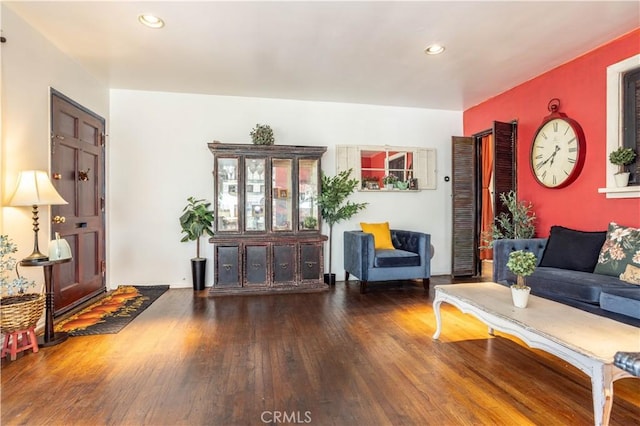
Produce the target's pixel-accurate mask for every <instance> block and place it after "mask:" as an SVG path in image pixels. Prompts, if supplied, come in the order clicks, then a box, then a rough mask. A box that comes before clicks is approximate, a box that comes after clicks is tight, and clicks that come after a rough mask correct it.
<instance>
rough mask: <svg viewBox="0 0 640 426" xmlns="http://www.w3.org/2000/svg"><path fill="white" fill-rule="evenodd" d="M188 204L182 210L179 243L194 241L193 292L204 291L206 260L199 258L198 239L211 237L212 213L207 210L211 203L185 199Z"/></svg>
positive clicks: (190, 198) (192, 261)
mask: <svg viewBox="0 0 640 426" xmlns="http://www.w3.org/2000/svg"><path fill="white" fill-rule="evenodd" d="M187 201H188V204H187V205H186V206H185V208H184V209H183V210H182V216H180V226H181V227H182V232H183V233H184V236H183V237H182V239H181V240H180V241H181V242H183V243H184V242H187V241H196V257H194V258H192V259H191V275H192V280H193V289H194V290H204V276H205V271H206V269H205V268H206V265H207V259H206V258H204V257H200V237H202V236H203V235H204V234H207V235H209V236H211V237H212V236H213V229H212V228H211V227H212V225H213V218H214V216H213V211H211V210H209V207H210V206H211V203H208V202H205V200H196V199H195V198H193V197H189V198H187Z"/></svg>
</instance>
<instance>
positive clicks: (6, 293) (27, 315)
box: [0, 235, 44, 339]
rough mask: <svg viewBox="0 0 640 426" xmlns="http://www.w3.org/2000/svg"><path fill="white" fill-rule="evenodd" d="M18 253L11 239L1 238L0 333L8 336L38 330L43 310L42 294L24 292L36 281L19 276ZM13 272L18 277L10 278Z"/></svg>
mask: <svg viewBox="0 0 640 426" xmlns="http://www.w3.org/2000/svg"><path fill="white" fill-rule="evenodd" d="M16 251H18V247H17V246H16V245H15V244H14V243H13V241H12V240H11V239H10V238H9V236H8V235H0V296H1V297H0V330H1V331H2V333H5V334H8V333H13V332H15V331H20V330H28V329H30V328H33V327H35V326H36V324H37V323H38V321H39V320H40V317H41V316H42V312H43V310H44V295H43V294H41V293H26V292H25V291H26V290H27V289H28V288H29V287H34V286H35V282H34V281H29V280H27V279H25V278H24V277H21V276H20V275H19V274H18V273H17V268H16V263H17V262H16V260H15V259H14V258H13V257H11V254H12V253H15V252H16ZM14 269H16V275H17V277H16V278H13V279H11V278H10V277H9V274H10V272H11V271H13V270H14ZM6 338H7V337H6V336H5V339H6Z"/></svg>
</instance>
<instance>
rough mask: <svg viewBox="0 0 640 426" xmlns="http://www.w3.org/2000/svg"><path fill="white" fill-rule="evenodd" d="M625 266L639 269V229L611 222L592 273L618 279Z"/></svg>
mask: <svg viewBox="0 0 640 426" xmlns="http://www.w3.org/2000/svg"><path fill="white" fill-rule="evenodd" d="M627 265H633V266H636V267H640V229H638V228H630V227H628V226H620V225H618V224H616V223H614V222H611V223H610V224H609V230H608V231H607V238H606V240H605V241H604V244H603V245H602V249H601V250H600V256H598V264H597V265H596V268H595V270H594V271H593V272H594V273H596V274H602V275H612V276H614V277H619V276H620V274H622V273H624V271H625V269H626V267H627Z"/></svg>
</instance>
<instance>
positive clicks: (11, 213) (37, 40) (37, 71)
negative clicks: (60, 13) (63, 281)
mask: <svg viewBox="0 0 640 426" xmlns="http://www.w3.org/2000/svg"><path fill="white" fill-rule="evenodd" d="M0 8H1V9H0V11H1V15H0V19H1V22H2V25H1V28H2V35H3V36H4V37H6V38H7V42H6V43H4V44H2V45H1V47H0V49H1V54H2V61H1V71H2V75H1V83H2V92H1V94H2V109H1V112H2V117H1V121H2V125H1V132H2V139H1V141H0V153H1V157H0V178H1V179H2V185H1V187H2V190H1V192H2V195H3V196H2V205H3V207H2V215H1V216H0V232H1V233H3V234H8V235H9V236H10V237H11V238H12V239H13V240H14V241H15V242H16V243H17V244H18V249H19V250H18V253H16V254H15V255H14V257H15V258H16V259H21V258H23V257H25V256H27V255H29V254H30V253H31V250H32V248H33V228H32V221H31V208H25V207H4V206H5V205H6V201H7V200H6V199H5V198H6V197H7V196H10V195H11V193H12V192H13V189H14V186H15V182H16V179H17V175H18V172H19V171H20V170H25V169H41V170H47V171H48V170H49V158H50V156H49V147H50V138H49V131H50V119H49V118H50V99H49V89H50V87H53V88H55V89H57V90H59V91H60V92H62V93H64V94H65V95H67V96H69V97H71V98H72V99H74V100H75V101H76V102H78V103H80V104H82V105H83V106H85V107H87V108H89V109H91V110H93V111H94V112H96V113H98V114H100V115H101V116H102V117H104V118H105V119H106V120H107V123H108V122H109V90H108V88H107V86H106V85H105V84H103V83H100V82H99V81H97V80H96V79H95V78H93V77H92V76H91V75H90V74H89V73H88V72H86V71H85V70H84V69H83V68H81V67H80V66H79V65H78V63H77V62H74V61H73V60H71V59H70V58H69V57H68V56H66V55H65V54H63V53H62V52H61V51H60V50H58V49H57V48H56V47H55V46H54V45H52V44H51V43H50V42H49V41H48V40H47V39H46V38H45V37H43V36H42V34H40V33H38V32H37V31H35V30H34V29H33V28H32V27H31V26H29V25H28V24H27V23H26V22H24V21H23V20H22V19H21V18H20V17H18V16H17V15H16V14H15V13H14V12H13V11H11V10H10V9H8V8H7V7H6V6H5V5H4V4H3V5H0ZM49 224H50V220H49V209H48V208H41V209H40V232H39V234H40V239H39V245H40V248H41V250H42V249H44V250H45V251H46V247H47V244H48V241H49V240H50V238H49V234H50V226H49ZM22 272H23V273H24V275H26V276H27V277H29V278H31V279H35V280H36V281H37V282H38V283H42V281H43V277H42V270H41V269H39V268H23V269H22Z"/></svg>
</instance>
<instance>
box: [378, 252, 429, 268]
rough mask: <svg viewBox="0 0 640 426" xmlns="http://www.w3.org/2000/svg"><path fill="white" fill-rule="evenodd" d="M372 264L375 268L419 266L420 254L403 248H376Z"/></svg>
mask: <svg viewBox="0 0 640 426" xmlns="http://www.w3.org/2000/svg"><path fill="white" fill-rule="evenodd" d="M373 266H374V267H376V268H396V267H403V266H420V255H418V254H416V253H412V252H410V251H404V250H376V257H375V260H374V264H373Z"/></svg>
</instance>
